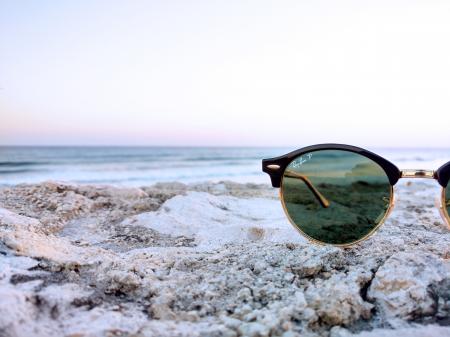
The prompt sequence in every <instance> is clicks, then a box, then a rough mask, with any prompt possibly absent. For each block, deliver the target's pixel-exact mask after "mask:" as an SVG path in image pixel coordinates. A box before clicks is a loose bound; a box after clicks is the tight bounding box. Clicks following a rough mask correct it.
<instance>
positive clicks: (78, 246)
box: [0, 181, 450, 337]
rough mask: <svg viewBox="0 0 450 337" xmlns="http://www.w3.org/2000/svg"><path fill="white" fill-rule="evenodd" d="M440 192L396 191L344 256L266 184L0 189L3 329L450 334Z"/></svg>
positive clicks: (337, 336) (447, 241)
mask: <svg viewBox="0 0 450 337" xmlns="http://www.w3.org/2000/svg"><path fill="white" fill-rule="evenodd" d="M433 186H434V184H432V183H429V182H423V181H419V182H416V181H414V182H412V183H408V182H405V183H401V184H399V186H398V187H397V190H398V193H397V196H398V197H397V200H396V207H395V209H394V211H393V213H392V215H391V216H390V218H389V219H388V220H387V222H386V223H385V224H384V225H383V226H382V227H381V229H380V230H379V231H378V232H377V233H376V234H375V235H374V236H372V237H371V238H369V239H368V240H366V241H364V242H362V243H361V244H358V245H356V246H354V247H351V248H349V249H340V248H334V247H328V246H325V247H323V246H317V245H314V244H311V243H309V242H308V241H306V240H305V239H304V238H303V237H301V236H300V235H299V234H298V233H297V232H296V231H295V229H294V228H292V227H291V225H290V224H289V223H288V221H287V219H286V218H285V216H284V213H283V210H282V207H281V205H280V203H279V201H278V199H277V192H278V191H277V190H275V189H272V188H271V187H270V186H269V185H268V184H254V183H248V184H239V183H233V182H223V183H211V182H205V183H199V184H181V183H159V184H155V185H152V186H148V187H141V188H135V187H113V186H108V185H101V186H100V185H85V184H72V183H63V182H44V183H40V184H31V185H27V184H25V185H23V184H21V185H16V186H12V187H0V267H1V268H0V298H2V301H1V302H0V314H1V315H0V332H2V333H3V332H4V331H5V332H4V333H5V334H6V335H5V336H6V337H13V336H28V335H35V336H60V335H67V336H75V335H77V336H104V335H106V334H108V333H113V332H114V331H116V332H117V331H119V332H120V333H122V334H123V335H126V336H128V335H133V336H154V335H158V336H173V335H180V336H205V335H208V336H211V335H217V336H219V335H220V336H239V335H244V336H285V337H286V336H300V335H302V336H332V337H345V336H379V335H382V336H396V335H398V334H399V333H404V334H406V335H414V336H415V335H417V336H419V335H421V334H424V333H428V334H429V335H430V336H442V335H445V334H449V333H450V327H448V325H449V324H450V322H449V321H448V317H450V298H448V287H449V285H450V262H449V257H450V234H449V231H448V227H447V226H446V225H445V224H444V223H443V222H442V220H441V219H440V217H439V214H438V210H437V209H436V208H435V206H434V196H435V195H438V193H439V190H438V188H437V187H436V186H434V187H433ZM424 187H426V189H425V188H424ZM402 331H403V332H402ZM2 336H3V335H2Z"/></svg>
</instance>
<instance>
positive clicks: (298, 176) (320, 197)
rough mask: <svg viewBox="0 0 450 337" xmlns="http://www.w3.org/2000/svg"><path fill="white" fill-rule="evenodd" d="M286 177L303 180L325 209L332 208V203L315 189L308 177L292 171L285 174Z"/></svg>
mask: <svg viewBox="0 0 450 337" xmlns="http://www.w3.org/2000/svg"><path fill="white" fill-rule="evenodd" d="M284 176H285V177H288V178H295V179H300V180H302V181H303V182H304V183H305V184H306V186H308V188H309V190H310V191H311V192H312V193H313V194H314V196H315V197H316V199H317V201H319V203H320V204H321V205H322V207H323V208H328V207H329V206H330V202H329V201H328V200H327V198H325V197H324V196H323V194H322V193H320V192H319V190H318V189H317V188H315V187H314V185H313V183H312V182H311V180H309V179H308V177H307V176H305V175H303V174H300V173H298V172H293V171H290V170H286V171H285V172H284Z"/></svg>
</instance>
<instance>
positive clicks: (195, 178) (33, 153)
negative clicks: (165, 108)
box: [0, 146, 450, 186]
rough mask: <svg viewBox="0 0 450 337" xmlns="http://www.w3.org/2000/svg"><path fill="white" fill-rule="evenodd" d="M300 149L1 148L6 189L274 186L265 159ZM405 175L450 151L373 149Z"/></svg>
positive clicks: (435, 163)
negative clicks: (49, 184) (51, 183)
mask: <svg viewBox="0 0 450 337" xmlns="http://www.w3.org/2000/svg"><path fill="white" fill-rule="evenodd" d="M295 149H296V148H263V147H253V148H250V147H235V148H233V147H29V146H28V147H16V146H3V147H0V185H3V186H4V185H16V184H20V183H37V182H42V181H47V180H56V181H67V182H76V183H84V184H113V185H128V186H145V185H151V184H154V183H157V182H169V181H178V182H183V183H192V182H203V181H221V180H231V181H236V182H255V183H263V182H265V183H269V177H268V176H267V175H266V174H264V173H263V172H261V159H263V158H269V157H275V156H278V155H282V154H285V153H287V152H290V151H292V150H295ZM369 150H371V151H373V152H375V153H377V154H379V155H381V156H383V157H385V158H386V159H388V160H390V161H392V162H393V163H394V164H396V165H397V166H398V167H399V168H400V169H402V168H403V169H405V168H413V169H416V168H417V169H437V168H439V166H441V165H443V164H444V163H446V162H448V161H450V149H377V148H371V149H369Z"/></svg>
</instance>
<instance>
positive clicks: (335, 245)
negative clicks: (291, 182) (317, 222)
mask: <svg viewBox="0 0 450 337" xmlns="http://www.w3.org/2000/svg"><path fill="white" fill-rule="evenodd" d="M283 180H284V177H282V178H281V184H280V200H281V205H282V206H283V211H284V214H285V215H286V217H287V218H288V220H289V222H290V224H291V225H292V226H293V227H294V228H295V229H296V230H297V232H299V233H300V234H301V235H302V236H304V237H305V238H306V239H308V241H310V242H311V243H314V244H316V245H319V246H334V247H340V248H348V247H351V246H354V245H356V244H358V243H360V242H362V241H365V240H367V239H368V238H369V237H371V236H372V235H373V234H375V232H376V231H377V230H378V229H379V228H380V227H381V226H382V225H383V224H384V222H385V221H386V219H387V218H388V217H389V215H390V214H391V212H392V209H393V208H394V205H395V202H394V187H393V186H392V185H389V186H390V189H389V192H390V198H389V207H388V208H387V210H386V212H385V214H384V216H383V218H382V219H381V221H380V222H379V223H378V224H377V225H376V226H375V227H374V228H373V229H372V230H371V231H370V232H369V233H367V234H366V235H365V236H363V237H362V238H360V239H358V240H356V241H353V242H350V243H343V244H333V243H327V242H323V241H319V240H317V239H314V238H312V237H311V236H309V235H308V234H306V233H305V232H303V231H302V230H301V229H300V228H299V227H298V226H297V225H296V224H295V222H294V221H293V220H292V218H291V216H290V215H289V213H288V211H287V208H286V203H285V201H284V196H283Z"/></svg>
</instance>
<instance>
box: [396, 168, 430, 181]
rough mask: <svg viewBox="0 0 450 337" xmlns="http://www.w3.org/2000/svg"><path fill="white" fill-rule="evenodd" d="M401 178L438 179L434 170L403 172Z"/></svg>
mask: <svg viewBox="0 0 450 337" xmlns="http://www.w3.org/2000/svg"><path fill="white" fill-rule="evenodd" d="M400 178H422V179H436V172H435V171H433V170H411V169H408V170H401V171H400Z"/></svg>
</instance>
